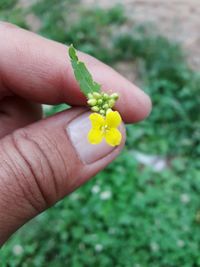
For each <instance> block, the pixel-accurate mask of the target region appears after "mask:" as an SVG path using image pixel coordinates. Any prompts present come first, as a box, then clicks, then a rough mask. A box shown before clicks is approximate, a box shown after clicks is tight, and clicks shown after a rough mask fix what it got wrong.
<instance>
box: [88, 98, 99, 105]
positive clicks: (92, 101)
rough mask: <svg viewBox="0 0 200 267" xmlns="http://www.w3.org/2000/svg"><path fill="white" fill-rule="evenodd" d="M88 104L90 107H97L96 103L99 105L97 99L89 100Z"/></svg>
mask: <svg viewBox="0 0 200 267" xmlns="http://www.w3.org/2000/svg"><path fill="white" fill-rule="evenodd" d="M87 103H88V105H90V106H95V105H96V103H97V101H96V99H94V98H91V99H89V100H88V101H87Z"/></svg>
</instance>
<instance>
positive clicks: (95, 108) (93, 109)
mask: <svg viewBox="0 0 200 267" xmlns="http://www.w3.org/2000/svg"><path fill="white" fill-rule="evenodd" d="M91 110H92V111H95V112H98V111H99V108H98V107H97V106H94V107H91Z"/></svg>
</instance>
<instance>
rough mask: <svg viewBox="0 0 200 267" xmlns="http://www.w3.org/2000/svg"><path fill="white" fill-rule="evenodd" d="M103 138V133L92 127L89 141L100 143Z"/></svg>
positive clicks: (94, 143)
mask: <svg viewBox="0 0 200 267" xmlns="http://www.w3.org/2000/svg"><path fill="white" fill-rule="evenodd" d="M102 139H103V133H102V132H101V131H100V130H96V129H94V128H92V129H91V130H90V131H89V133H88V141H89V142H90V144H93V145H96V144H99V143H100V142H101V141H102Z"/></svg>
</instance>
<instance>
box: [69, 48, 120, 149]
mask: <svg viewBox="0 0 200 267" xmlns="http://www.w3.org/2000/svg"><path fill="white" fill-rule="evenodd" d="M69 56H70V59H71V63H72V67H73V70H74V75H75V78H76V80H77V82H78V83H79V86H80V90H81V91H82V92H83V94H84V95H85V96H86V97H87V103H88V105H89V106H90V108H91V110H92V111H94V113H92V114H91V115H90V116H89V118H90V121H91V126H92V128H91V130H90V131H89V133H88V141H89V142H90V143H91V144H98V143H100V142H101V141H102V139H103V138H105V140H106V142H107V143H108V144H109V145H111V146H117V145H119V144H120V143H121V139H122V136H121V133H120V131H119V130H118V129H117V127H118V126H119V125H120V123H121V116H120V114H119V112H117V111H113V110H112V108H113V107H114V105H115V103H116V101H117V100H118V98H119V95H118V94H117V93H112V94H111V95H109V94H107V93H104V92H101V90H100V89H101V85H100V84H98V83H97V82H95V81H94V80H93V78H92V75H91V74H90V72H89V71H88V69H87V68H86V66H85V64H84V63H83V62H81V61H79V59H78V56H77V54H76V50H75V48H74V47H73V45H71V46H70V47H69Z"/></svg>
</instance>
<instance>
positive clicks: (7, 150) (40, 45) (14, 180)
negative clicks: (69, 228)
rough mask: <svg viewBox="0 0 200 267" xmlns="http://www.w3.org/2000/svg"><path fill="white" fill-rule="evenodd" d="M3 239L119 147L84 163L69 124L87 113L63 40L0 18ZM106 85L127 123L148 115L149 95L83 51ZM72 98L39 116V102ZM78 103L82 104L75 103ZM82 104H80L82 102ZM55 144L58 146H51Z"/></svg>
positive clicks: (84, 178) (0, 241)
mask: <svg viewBox="0 0 200 267" xmlns="http://www.w3.org/2000/svg"><path fill="white" fill-rule="evenodd" d="M0 40H1V42H0V244H1V245H2V244H3V243H4V242H5V241H6V240H7V239H8V238H9V237H10V236H11V235H12V233H14V232H15V231H16V230H17V229H18V228H19V227H21V226H22V225H23V224H24V223H26V222H27V221H28V220H30V219H31V218H33V217H34V216H36V215H37V214H39V213H40V212H42V211H44V210H45V209H47V208H48V207H50V206H51V205H53V204H54V203H56V202H57V201H58V200H60V199H61V198H63V197H64V196H66V195H68V194H69V193H70V192H72V191H73V190H75V189H76V188H77V187H79V186H81V185H82V184H83V183H84V182H86V181H87V180H88V179H89V178H91V177H92V176H94V175H95V174H96V173H97V172H99V171H100V170H102V169H103V168H105V166H106V165H107V164H108V163H110V162H111V161H112V160H113V159H114V158H115V157H116V156H117V155H118V153H119V152H120V151H121V149H122V148H123V145H124V142H125V133H124V132H123V131H124V130H122V132H123V141H122V143H121V145H120V146H119V147H117V148H116V149H115V150H114V151H113V152H112V153H110V154H109V155H107V156H106V157H104V158H102V159H100V160H98V161H96V162H94V163H92V164H85V163H84V162H83V161H82V160H80V158H79V157H78V155H77V152H76V151H75V149H74V146H73V145H72V143H71V141H70V140H69V137H68V136H67V135H66V131H65V130H64V129H65V128H66V127H67V125H68V124H69V123H70V121H72V120H73V119H74V118H76V117H78V116H79V115H80V114H82V113H84V112H85V111H86V109H85V108H84V106H86V99H85V97H84V95H83V94H82V93H81V92H80V90H79V87H78V84H77V82H76V80H75V78H74V75H73V70H72V68H71V64H70V61H69V58H68V56H67V47H66V46H64V45H63V44H60V43H57V42H54V41H51V40H48V39H45V38H42V37H40V36H38V35H36V34H34V33H31V32H28V31H25V30H22V29H20V28H18V27H16V26H14V25H11V24H8V23H3V22H2V23H0ZM78 56H79V57H80V60H82V61H84V62H85V63H86V65H87V67H88V69H89V70H90V71H91V73H92V75H93V77H94V79H95V80H96V81H97V82H98V83H100V84H102V89H103V90H104V91H108V92H109V91H110V90H113V91H114V92H117V93H119V95H120V99H119V101H118V102H117V105H116V109H117V110H118V111H119V112H120V114H121V116H122V119H123V121H124V122H125V123H134V122H138V121H140V120H143V119H144V118H145V117H147V116H148V115H149V113H150V110H151V101H150V99H149V97H148V96H147V95H146V94H145V93H144V92H143V91H142V90H140V89H139V88H137V87H136V86H134V85H133V84H131V83H130V82H129V81H127V80H126V79H125V78H124V77H122V76H121V75H120V74H118V73H117V72H116V71H114V70H113V69H111V68H110V67H109V66H107V65H105V64H103V63H102V62H100V61H98V60H97V59H95V58H93V57H91V56H89V55H86V54H84V53H81V52H79V53H78ZM58 103H68V104H70V105H72V106H73V107H72V108H71V109H70V110H67V111H64V112H62V113H60V114H56V115H54V116H52V117H50V118H47V119H42V109H41V104H58ZM76 106H77V107H76ZM80 106H81V107H80ZM52 151H53V153H52Z"/></svg>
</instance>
